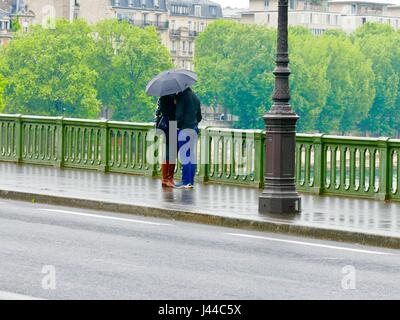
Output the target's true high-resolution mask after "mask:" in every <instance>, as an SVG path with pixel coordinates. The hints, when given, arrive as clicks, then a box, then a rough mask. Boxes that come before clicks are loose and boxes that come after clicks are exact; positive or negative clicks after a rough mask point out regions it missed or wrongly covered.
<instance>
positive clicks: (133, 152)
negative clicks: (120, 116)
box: [0, 115, 400, 200]
mask: <svg viewBox="0 0 400 320" xmlns="http://www.w3.org/2000/svg"><path fill="white" fill-rule="evenodd" d="M152 128H154V126H153V124H151V123H150V124H149V123H129V122H115V121H106V120H84V119H67V118H62V117H35V116H21V115H0V161H12V162H18V163H31V164H42V165H53V166H57V167H67V168H82V169H94V170H100V171H104V172H119V173H132V174H140V175H146V176H160V175H161V168H160V164H159V163H155V164H152V163H149V160H148V156H149V155H148V153H149V148H148V147H149V143H153V144H154V143H156V144H158V145H159V146H161V145H162V140H161V139H160V138H158V137H154V138H153V137H149V132H150V129H152ZM161 150H162V148H160V150H159V151H158V152H156V154H155V155H156V157H159V158H160V159H161V157H162V151H161ZM197 157H198V163H199V165H198V170H197V179H198V180H199V181H201V182H213V183H223V184H233V185H246V186H254V187H262V186H263V182H264V181H263V180H264V168H265V158H266V157H265V132H264V131H262V130H234V129H218V128H205V129H202V130H201V132H200V138H199V142H198V153H197ZM180 169H181V165H180V164H178V166H177V169H176V174H177V176H180ZM296 182H297V188H298V190H299V191H301V192H308V193H314V194H332V195H333V194H334V195H344V196H356V197H364V198H371V199H379V200H388V199H392V200H400V140H394V139H388V138H358V137H340V136H329V135H320V134H315V135H309V134H298V135H297V143H296Z"/></svg>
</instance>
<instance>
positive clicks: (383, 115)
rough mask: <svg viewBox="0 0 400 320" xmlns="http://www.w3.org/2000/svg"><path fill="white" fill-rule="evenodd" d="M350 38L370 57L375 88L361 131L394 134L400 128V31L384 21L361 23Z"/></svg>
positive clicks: (396, 133)
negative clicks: (371, 104)
mask: <svg viewBox="0 0 400 320" xmlns="http://www.w3.org/2000/svg"><path fill="white" fill-rule="evenodd" d="M354 41H355V43H356V44H358V45H359V47H360V48H361V50H362V51H363V52H364V54H365V56H368V58H369V59H370V60H371V61H372V68H373V70H374V74H375V81H374V88H375V91H376V95H375V99H374V101H373V106H372V108H371V110H370V112H369V115H368V118H367V119H365V120H364V121H363V122H362V129H363V131H365V132H367V133H368V132H370V133H374V134H376V135H387V136H394V135H398V133H399V128H400V94H399V93H400V92H399V91H400V59H399V57H400V48H399V41H400V34H398V33H395V32H394V30H393V29H391V28H390V26H388V25H378V24H369V23H368V24H365V25H364V26H363V27H362V28H360V29H358V30H357V32H356V33H355V34H354Z"/></svg>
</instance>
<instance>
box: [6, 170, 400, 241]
mask: <svg viewBox="0 0 400 320" xmlns="http://www.w3.org/2000/svg"><path fill="white" fill-rule="evenodd" d="M0 174H1V177H2V179H1V181H0V189H3V190H13V191H24V192H33V193H42V194H50V195H58V196H67V197H75V198H85V199H91V200H102V201H112V202H119V203H126V204H136V205H146V206H152V207H164V208H168V209H181V210H185V211H190V212H201V213H207V214H210V213H211V214H217V215H220V216H230V217H235V218H244V219H250V220H257V221H261V220H273V221H279V222H282V223H291V224H296V225H309V226H318V227H322V228H329V229H341V230H358V231H362V232H369V233H374V234H384V235H392V236H400V203H385V202H381V201H373V200H364V199H354V198H344V197H332V196H312V195H305V194H303V195H302V201H303V212H302V213H301V214H299V215H294V216H289V217H288V216H277V215H272V216H271V215H260V214H259V213H258V196H259V194H260V192H261V190H258V189H253V188H244V187H234V186H226V185H217V184H214V185H212V184H209V185H202V184H197V185H196V188H195V189H194V190H174V189H166V188H162V187H161V183H160V180H158V179H154V178H148V177H142V176H134V175H123V174H114V173H112V174H111V173H109V174H104V173H101V172H96V171H85V170H74V169H56V168H52V167H42V166H33V165H25V164H24V165H16V164H13V163H0Z"/></svg>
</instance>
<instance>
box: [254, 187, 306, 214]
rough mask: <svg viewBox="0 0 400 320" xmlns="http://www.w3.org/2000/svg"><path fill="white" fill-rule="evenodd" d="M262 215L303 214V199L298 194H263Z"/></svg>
mask: <svg viewBox="0 0 400 320" xmlns="http://www.w3.org/2000/svg"><path fill="white" fill-rule="evenodd" d="M258 204H259V207H258V210H259V212H260V213H273V214H297V213H300V212H301V197H300V195H299V194H298V193H297V192H291V193H280V194H276V193H272V194H271V193H263V194H262V195H261V196H260V197H259V202H258Z"/></svg>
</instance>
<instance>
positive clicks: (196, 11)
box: [194, 5, 201, 17]
mask: <svg viewBox="0 0 400 320" xmlns="http://www.w3.org/2000/svg"><path fill="white" fill-rule="evenodd" d="M194 15H195V16H196V17H201V6H198V5H195V6H194Z"/></svg>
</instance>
